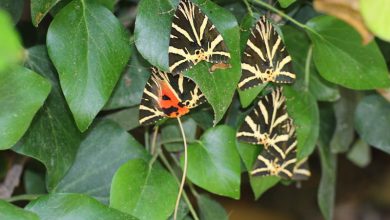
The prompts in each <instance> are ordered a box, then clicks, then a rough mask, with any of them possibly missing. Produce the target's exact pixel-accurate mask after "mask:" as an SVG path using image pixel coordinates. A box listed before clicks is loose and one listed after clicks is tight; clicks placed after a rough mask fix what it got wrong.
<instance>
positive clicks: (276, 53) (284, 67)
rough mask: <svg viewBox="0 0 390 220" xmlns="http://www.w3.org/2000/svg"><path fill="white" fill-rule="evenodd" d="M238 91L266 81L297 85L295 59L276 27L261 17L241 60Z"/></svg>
mask: <svg viewBox="0 0 390 220" xmlns="http://www.w3.org/2000/svg"><path fill="white" fill-rule="evenodd" d="M241 68H242V75H241V79H240V82H239V83H238V88H240V89H241V90H245V89H249V88H251V87H254V86H257V85H259V84H262V83H266V82H276V83H293V82H294V81H295V74H294V73H292V66H291V57H290V55H289V54H288V53H287V50H286V48H285V46H284V43H283V41H282V39H281V37H280V36H279V34H278V33H277V32H276V30H275V28H274V27H273V26H272V24H271V23H270V22H268V21H267V19H266V18H265V16H263V17H261V18H260V19H259V21H258V22H257V23H256V25H255V26H254V27H253V29H252V31H251V34H250V36H249V39H248V41H247V44H246V48H245V50H244V54H243V55H242V59H241Z"/></svg>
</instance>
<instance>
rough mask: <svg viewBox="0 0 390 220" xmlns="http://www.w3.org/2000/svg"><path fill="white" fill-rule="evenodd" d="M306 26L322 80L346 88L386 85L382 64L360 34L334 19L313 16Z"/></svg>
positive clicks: (389, 80)
mask: <svg viewBox="0 0 390 220" xmlns="http://www.w3.org/2000/svg"><path fill="white" fill-rule="evenodd" d="M307 25H308V26H309V27H310V29H308V31H307V33H308V34H309V37H310V39H311V40H312V42H313V44H314V47H313V59H314V63H315V65H316V67H317V69H318V71H319V72H320V74H321V76H322V77H324V78H325V79H326V80H328V81H330V82H333V83H336V84H339V85H342V86H345V87H347V88H350V89H374V88H382V87H388V86H390V75H389V74H388V71H387V67H386V63H385V61H384V58H383V56H382V54H381V53H380V51H379V48H378V46H377V44H376V43H375V42H374V41H373V42H371V43H369V44H368V45H362V43H361V37H360V35H359V34H358V33H357V32H356V31H355V30H354V29H353V28H352V27H351V26H349V25H347V24H346V23H344V22H342V21H340V20H337V19H336V18H334V17H329V16H319V17H315V18H313V19H311V20H310V21H309V22H308V23H307ZM340 67H342V68H340Z"/></svg>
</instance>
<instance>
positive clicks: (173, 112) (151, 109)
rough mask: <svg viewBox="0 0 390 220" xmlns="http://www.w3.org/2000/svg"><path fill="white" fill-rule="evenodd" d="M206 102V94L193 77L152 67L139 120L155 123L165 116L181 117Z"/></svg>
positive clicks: (145, 122) (146, 123) (144, 123)
mask: <svg viewBox="0 0 390 220" xmlns="http://www.w3.org/2000/svg"><path fill="white" fill-rule="evenodd" d="M204 102H206V98H205V96H204V94H203V93H202V92H201V90H200V89H199V86H198V85H197V84H195V83H194V82H193V81H192V80H191V79H189V78H186V77H184V76H183V75H182V74H179V75H176V76H173V75H171V74H167V73H165V72H163V71H160V70H158V69H157V68H155V67H153V68H151V76H150V78H149V80H148V81H147V83H146V86H145V89H144V93H143V95H142V100H141V104H140V108H139V109H140V112H139V122H140V124H142V125H148V124H153V123H155V122H157V121H158V120H160V119H162V118H164V117H180V116H182V114H183V113H186V112H187V109H191V108H195V107H197V106H198V105H200V104H202V103H204Z"/></svg>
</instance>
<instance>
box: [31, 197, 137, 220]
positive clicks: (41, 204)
mask: <svg viewBox="0 0 390 220" xmlns="http://www.w3.org/2000/svg"><path fill="white" fill-rule="evenodd" d="M25 209H27V210H29V211H31V212H35V213H36V214H37V215H38V216H39V217H40V219H41V220H52V219H56V220H67V219H72V220H85V219H110V220H136V219H137V218H135V217H133V216H131V215H129V214H126V213H123V212H120V211H117V210H115V209H112V208H109V207H107V206H105V205H103V204H101V203H100V202H98V201H96V200H95V199H93V198H91V197H88V196H86V195H82V194H62V193H59V194H51V195H46V196H41V197H39V198H38V199H37V200H34V201H32V202H30V203H29V204H28V205H27V206H26V208H25Z"/></svg>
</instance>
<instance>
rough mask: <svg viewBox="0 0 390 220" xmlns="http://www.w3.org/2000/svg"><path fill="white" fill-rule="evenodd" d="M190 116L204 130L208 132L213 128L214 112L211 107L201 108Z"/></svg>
mask: <svg viewBox="0 0 390 220" xmlns="http://www.w3.org/2000/svg"><path fill="white" fill-rule="evenodd" d="M190 116H191V118H192V119H194V120H195V121H196V123H197V124H198V125H199V127H201V128H202V129H203V130H207V129H209V128H211V127H213V112H212V110H211V107H208V108H201V107H200V108H198V109H195V110H194V111H193V112H191V115H190Z"/></svg>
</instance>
